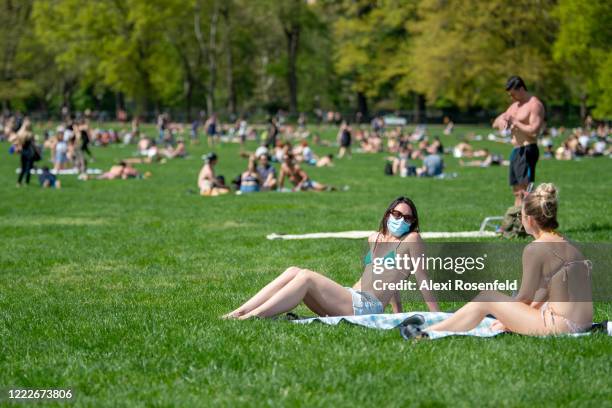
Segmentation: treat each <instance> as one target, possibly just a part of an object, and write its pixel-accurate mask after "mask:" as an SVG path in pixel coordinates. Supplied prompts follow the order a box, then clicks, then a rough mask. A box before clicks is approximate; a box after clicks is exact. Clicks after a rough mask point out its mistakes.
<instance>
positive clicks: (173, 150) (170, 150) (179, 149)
mask: <svg viewBox="0 0 612 408" xmlns="http://www.w3.org/2000/svg"><path fill="white" fill-rule="evenodd" d="M161 154H162V155H163V156H164V157H165V158H167V159H175V158H177V157H179V158H185V157H187V150H186V149H185V141H184V140H183V138H179V139H177V142H176V147H172V146H169V147H167V148H165V149H162V152H161Z"/></svg>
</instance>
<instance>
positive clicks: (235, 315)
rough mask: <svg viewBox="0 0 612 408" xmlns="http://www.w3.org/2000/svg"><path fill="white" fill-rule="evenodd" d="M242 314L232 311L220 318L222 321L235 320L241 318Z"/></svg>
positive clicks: (238, 311)
mask: <svg viewBox="0 0 612 408" xmlns="http://www.w3.org/2000/svg"><path fill="white" fill-rule="evenodd" d="M243 313H244V312H242V311H240V310H234V311H233V312H229V313H226V314H224V315H223V316H221V318H222V319H237V318H239V317H240V316H242V314H243Z"/></svg>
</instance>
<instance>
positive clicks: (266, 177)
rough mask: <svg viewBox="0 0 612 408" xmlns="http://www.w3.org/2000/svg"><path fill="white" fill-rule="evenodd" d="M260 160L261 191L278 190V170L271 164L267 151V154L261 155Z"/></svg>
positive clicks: (258, 171)
mask: <svg viewBox="0 0 612 408" xmlns="http://www.w3.org/2000/svg"><path fill="white" fill-rule="evenodd" d="M258 150H259V149H258ZM262 152H263V151H262ZM258 159H259V160H258V161H259V164H258V165H257V173H258V174H259V179H260V180H261V189H262V190H274V189H276V169H275V168H274V166H272V165H271V164H270V158H269V157H268V153H267V150H266V152H265V153H262V154H260V155H259V156H258Z"/></svg>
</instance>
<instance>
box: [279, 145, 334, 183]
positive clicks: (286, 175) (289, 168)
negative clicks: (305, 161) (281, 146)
mask: <svg viewBox="0 0 612 408" xmlns="http://www.w3.org/2000/svg"><path fill="white" fill-rule="evenodd" d="M285 179H289V180H290V181H291V183H293V185H294V187H293V188H292V189H291V191H306V190H314V191H325V190H331V189H333V187H328V186H326V185H324V184H321V183H317V182H316V181H314V180H311V179H310V178H309V177H308V174H306V172H305V171H304V170H302V168H301V167H300V166H299V165H298V164H297V163H296V162H295V157H294V156H293V155H292V154H287V155H285V160H284V161H283V164H282V165H281V168H280V176H279V181H278V189H279V190H282V189H283V188H284V186H285Z"/></svg>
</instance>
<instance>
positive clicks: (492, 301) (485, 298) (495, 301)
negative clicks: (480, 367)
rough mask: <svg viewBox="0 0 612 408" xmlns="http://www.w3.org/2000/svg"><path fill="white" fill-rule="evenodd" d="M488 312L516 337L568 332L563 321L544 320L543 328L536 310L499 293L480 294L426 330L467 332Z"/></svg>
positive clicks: (539, 313)
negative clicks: (515, 334)
mask: <svg viewBox="0 0 612 408" xmlns="http://www.w3.org/2000/svg"><path fill="white" fill-rule="evenodd" d="M489 313H491V314H493V315H494V316H495V317H496V318H497V320H499V322H501V323H502V324H503V325H504V326H505V327H506V328H508V330H510V331H512V332H515V333H519V334H531V335H543V334H551V333H559V332H567V331H568V329H567V326H566V325H565V323H564V322H563V319H556V320H555V322H554V324H553V322H552V321H550V320H547V325H544V321H543V320H542V316H541V312H540V310H538V309H535V308H533V307H531V306H528V305H526V304H525V303H522V302H518V301H514V300H512V298H510V297H509V296H506V295H504V294H503V293H499V292H481V294H480V295H478V296H476V298H474V301H472V302H470V303H468V304H466V305H465V306H463V307H462V308H461V309H459V310H458V311H457V312H455V313H454V314H453V315H452V316H451V317H450V318H448V319H446V320H444V321H443V322H440V323H436V324H434V325H432V326H429V327H427V330H433V331H468V330H471V329H473V328H475V327H476V326H478V324H479V323H480V322H481V321H482V319H484V318H485V316H486V315H487V314H489Z"/></svg>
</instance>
